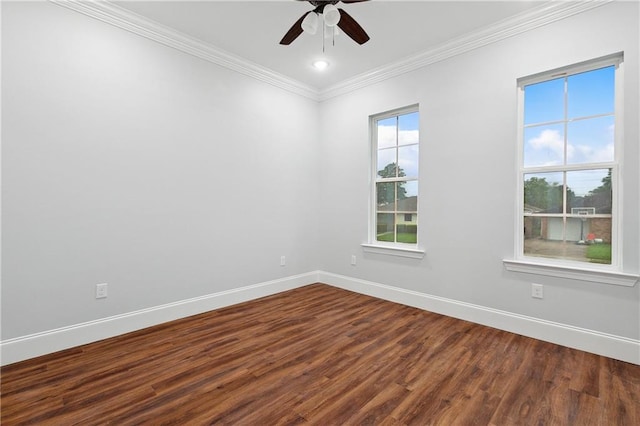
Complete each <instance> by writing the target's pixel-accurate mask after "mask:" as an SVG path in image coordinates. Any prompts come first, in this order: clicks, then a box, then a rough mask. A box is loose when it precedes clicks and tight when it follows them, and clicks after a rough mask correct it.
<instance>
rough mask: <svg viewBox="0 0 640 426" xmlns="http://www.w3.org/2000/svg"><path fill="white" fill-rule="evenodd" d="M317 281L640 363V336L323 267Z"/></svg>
mask: <svg viewBox="0 0 640 426" xmlns="http://www.w3.org/2000/svg"><path fill="white" fill-rule="evenodd" d="M318 281H319V282H322V283H325V284H329V285H332V286H334V287H339V288H342V289H345V290H350V291H353V292H356V293H360V294H366V295H369V296H373V297H377V298H380V299H384V300H389V301H391V302H396V303H401V304H403V305H407V306H412V307H416V308H420V309H424V310H426V311H430V312H435V313H438V314H442V315H447V316H450V317H454V318H459V319H463V320H466V321H471V322H474V323H477V324H482V325H486V326H489V327H493V328H497V329H500V330H505V331H509V332H512V333H516V334H520V335H523V336H527V337H533V338H535V339H539V340H543V341H546V342H551V343H556V344H559V345H563V346H567V347H570V348H574V349H579V350H582V351H586V352H591V353H594V354H597V355H602V356H606V357H609V358H614V359H618V360H621V361H626V362H630V363H633V364H637V365H640V340H634V339H630V338H626V337H621V336H614V335H611V334H606V333H601V332H599V331H594V330H588V329H584V328H580V327H574V326H571V325H567V324H561V323H557V322H553V321H546V320H542V319H538V318H533V317H528V316H525V315H519V314H514V313H512V312H506V311H501V310H498V309H492V308H488V307H485V306H479V305H474V304H471V303H465V302H459V301H457V300H452V299H447V298H444V297H438V296H431V295H428V294H424V293H419V292H416V291H411V290H405V289H402V288H398V287H392V286H388V285H384V284H379V283H375V282H371V281H365V280H361V279H357V278H351V277H347V276H344V275H337V274H332V273H329V272H322V271H321V272H320V275H319V279H318Z"/></svg>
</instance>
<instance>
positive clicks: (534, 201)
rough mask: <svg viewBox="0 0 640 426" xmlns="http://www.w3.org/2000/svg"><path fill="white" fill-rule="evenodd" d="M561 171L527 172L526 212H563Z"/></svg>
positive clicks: (525, 187) (525, 178)
mask: <svg viewBox="0 0 640 426" xmlns="http://www.w3.org/2000/svg"><path fill="white" fill-rule="evenodd" d="M562 182H563V174H562V173H561V172H553V173H535V174H525V176H524V212H525V214H544V213H562V211H563V209H562V200H563V194H562Z"/></svg>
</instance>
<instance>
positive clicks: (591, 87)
mask: <svg viewBox="0 0 640 426" xmlns="http://www.w3.org/2000/svg"><path fill="white" fill-rule="evenodd" d="M614 78H615V67H613V66H610V67H607V68H600V69H597V70H593V71H588V72H583V73H580V74H575V75H572V76H569V77H568V78H567V107H568V111H569V114H568V116H569V118H570V119H571V118H576V117H585V116H591V115H596V114H612V113H613V111H614V87H615V85H614Z"/></svg>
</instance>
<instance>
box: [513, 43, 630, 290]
mask: <svg viewBox="0 0 640 426" xmlns="http://www.w3.org/2000/svg"><path fill="white" fill-rule="evenodd" d="M623 63H624V61H623V54H622V53H616V54H613V55H609V56H606V57H602V58H599V59H595V60H591V61H586V62H583V63H580V64H576V65H571V66H568V67H563V68H560V69H555V70H552V71H548V72H544V73H540V74H536V75H532V76H529V77H525V78H521V79H518V123H517V126H518V150H517V151H518V157H517V179H516V181H517V194H518V201H517V203H516V221H515V222H516V223H515V226H516V229H515V244H514V246H515V253H514V258H513V259H503V264H504V266H505V268H506V269H507V270H508V271H513V272H522V273H529V274H536V275H545V276H553V277H559V278H569V279H578V280H583V281H590V282H598V283H604V284H614V285H622V286H627V287H630V286H634V285H635V283H636V282H637V281H638V278H639V276H638V275H637V274H628V273H625V272H624V270H623V265H622V256H621V248H622V238H623V233H622V232H621V229H620V223H622V210H623V209H622V208H621V207H622V206H621V203H620V200H621V198H622V186H621V185H620V175H621V173H622V159H623V153H622V151H623V144H622V141H623V131H624V129H623V123H622V117H623V104H624V102H623V90H622V87H623ZM611 65H614V66H616V77H615V89H614V90H615V126H616V134H615V142H614V143H615V157H614V161H612V162H608V163H602V164H600V163H599V164H597V165H589V164H580V165H576V166H575V167H573V166H563V170H568V169H570V168H575V169H584V168H590V167H591V168H602V169H605V168H610V169H612V172H611V176H612V183H613V186H614V188H615V191H614V193H613V199H612V212H613V216H612V225H611V226H612V229H611V232H612V237H613V240H614V243H613V244H612V263H611V265H597V264H586V263H583V262H578V261H570V260H561V259H546V258H542V257H534V256H525V255H524V249H523V248H524V235H523V233H522V229H523V226H524V223H523V221H524V219H523V215H522V212H523V210H524V200H523V197H522V194H523V191H524V183H523V182H522V176H523V173H524V172H525V171H526V172H531V173H533V172H536V171H537V170H536V169H535V168H533V167H530V168H526V169H525V167H524V166H523V160H524V159H523V155H524V154H523V144H524V140H523V137H524V135H523V132H522V129H523V125H524V123H523V120H524V96H523V91H524V86H526V85H530V84H534V83H538V82H542V81H546V80H549V79H552V78H554V77H560V76H564V75H566V74H568V73H570V74H577V73H580V72H584V71H588V70H592V69H596V68H599V67H606V66H611ZM540 171H542V170H540ZM544 171H549V170H548V169H545V170H544Z"/></svg>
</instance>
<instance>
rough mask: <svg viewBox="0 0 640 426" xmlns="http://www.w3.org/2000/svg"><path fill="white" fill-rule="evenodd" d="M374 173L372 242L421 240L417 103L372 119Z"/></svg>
mask: <svg viewBox="0 0 640 426" xmlns="http://www.w3.org/2000/svg"><path fill="white" fill-rule="evenodd" d="M371 129H372V131H371V135H372V139H373V150H372V152H373V164H374V168H373V170H374V171H375V176H374V178H373V182H374V184H373V185H374V187H373V192H374V194H375V196H374V198H373V199H374V202H375V205H374V208H373V212H374V215H373V219H372V221H371V222H372V225H373V226H372V232H371V234H372V235H373V238H372V240H373V242H374V243H376V244H378V243H382V244H391V245H393V244H397V243H401V244H413V245H416V244H417V242H418V147H419V140H420V138H419V116H418V108H417V106H413V107H409V108H404V109H401V110H396V111H392V112H389V113H385V114H380V115H377V116H374V117H372V118H371Z"/></svg>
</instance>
